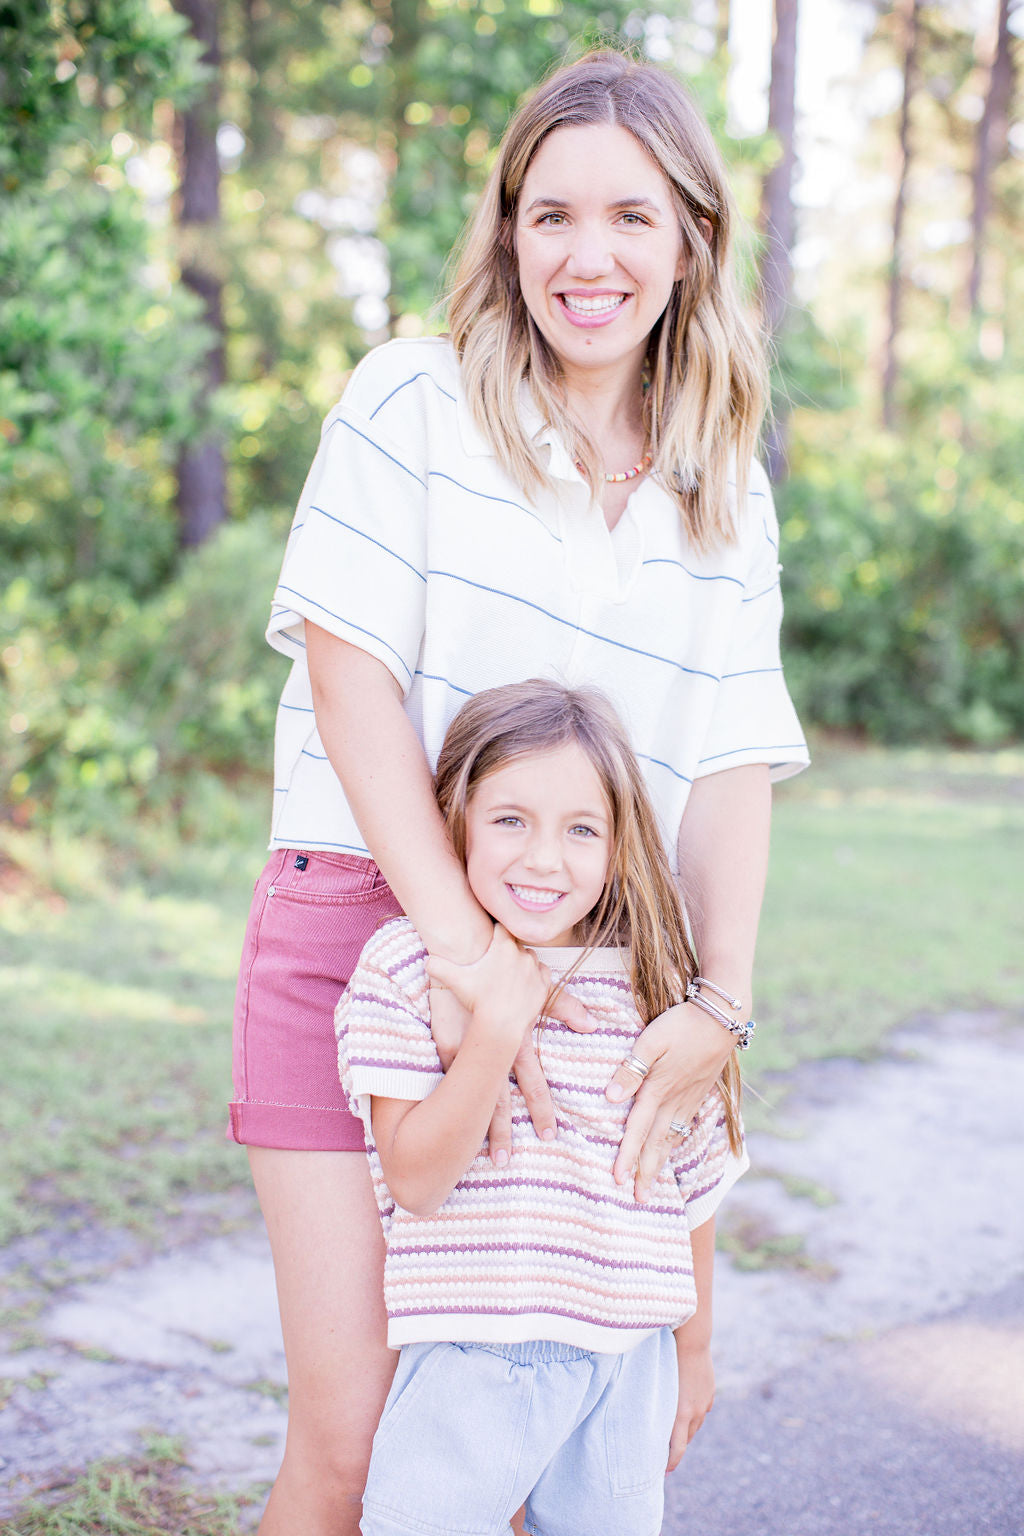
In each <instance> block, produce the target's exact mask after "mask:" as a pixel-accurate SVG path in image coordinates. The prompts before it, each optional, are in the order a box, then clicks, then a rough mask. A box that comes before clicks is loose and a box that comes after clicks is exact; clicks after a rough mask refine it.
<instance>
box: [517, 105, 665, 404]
mask: <svg viewBox="0 0 1024 1536" xmlns="http://www.w3.org/2000/svg"><path fill="white" fill-rule="evenodd" d="M516 254H517V257H518V262H519V286H520V288H521V289H522V294H523V298H524V300H525V302H526V307H527V309H528V310H529V311H530V314H531V315H532V317H533V319H534V321H535V322H536V325H537V327H538V329H539V330H540V332H541V334H542V335H543V336H544V339H545V340H546V341H547V342H548V344H549V346H551V348H552V349H553V350H554V352H555V353H557V355H558V357H559V359H560V361H561V363H562V366H563V367H564V369H565V371H566V376H567V378H569V379H570V381H571V380H572V378H573V377H574V376H579V375H583V374H585V373H587V372H589V371H590V370H601V371H603V372H606V373H607V372H609V371H611V372H612V373H613V374H614V373H617V372H619V371H621V372H622V373H623V375H624V376H625V375H626V374H627V373H629V372H634V371H635V373H636V374H637V376H639V374H640V373H641V371H642V369H643V363H644V358H645V356H646V348H647V338H648V336H649V335H650V333H651V331H652V329H653V327H654V325H655V324H656V323H657V321H658V319H659V317H660V316H661V315H662V314H663V313H664V310H665V306H666V304H667V303H668V300H669V296H670V294H671V292H672V285H673V284H674V283H675V282H676V280H677V279H678V278H679V277H681V276H682V273H683V269H684V264H685V257H684V251H683V243H682V238H681V235H680V231H679V221H678V218H677V215H676V210H675V206H674V203H673V199H672V191H671V188H670V186H669V183H668V181H667V180H666V178H665V177H664V176H663V175H662V173H661V171H660V170H659V168H658V166H657V165H656V164H655V163H654V161H653V160H652V159H651V157H650V155H649V154H648V153H647V151H646V150H645V149H644V148H643V146H642V145H641V144H640V143H639V141H638V140H637V139H635V138H634V137H633V135H632V134H631V133H629V132H628V130H627V129H625V128H620V127H618V126H616V125H608V124H600V125H598V124H594V125H587V126H584V127H573V128H557V129H555V131H554V132H553V133H550V134H549V135H548V137H547V138H546V139H545V140H544V141H543V143H542V144H541V146H540V148H539V149H538V150H537V153H536V154H535V155H534V157H533V159H532V160H531V161H530V165H529V168H528V170H527V172H526V176H525V178H524V180H523V187H522V193H521V196H520V199H519V212H518V216H517V220H516Z"/></svg>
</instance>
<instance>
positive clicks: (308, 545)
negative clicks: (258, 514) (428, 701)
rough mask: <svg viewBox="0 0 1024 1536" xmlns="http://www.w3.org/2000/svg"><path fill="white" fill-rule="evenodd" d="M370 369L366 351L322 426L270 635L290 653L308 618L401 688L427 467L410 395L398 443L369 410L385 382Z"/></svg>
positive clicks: (374, 366)
mask: <svg viewBox="0 0 1024 1536" xmlns="http://www.w3.org/2000/svg"><path fill="white" fill-rule="evenodd" d="M375 370H376V372H378V373H379V372H380V371H381V369H380V363H379V361H378V360H377V359H375V357H374V354H372V353H371V354H370V356H369V357H368V358H367V359H365V360H364V362H363V363H362V364H361V365H360V367H359V368H358V369H357V370H356V373H355V374H354V375H353V378H352V381H351V383H350V385H349V388H348V389H347V390H346V392H345V395H344V396H343V397H342V399H341V401H340V402H339V404H338V405H337V406H336V407H335V408H334V410H333V411H331V413H330V414H329V415H328V417H327V419H326V420H325V422H324V426H323V431H322V434H321V439H320V447H319V450H318V452H317V455H316V458H315V459H314V461H313V465H312V468H311V469H310V472H309V475H308V477H307V479H306V483H305V486H304V487H303V491H302V496H301V498H300V501H299V505H298V508H297V510H296V514H295V519H294V522H293V524H292V530H291V534H290V536H289V540H288V545H287V548H286V551H285V557H284V564H283V566H282V569H281V575H280V579H279V581H278V585H277V589H276V591H275V593H274V600H273V608H272V613H271V620H270V626H269V628H268V631H267V639H268V640H269V641H270V643H271V645H273V646H274V647H275V649H277V650H280V651H282V652H284V654H285V655H287V656H290V657H294V656H295V654H296V648H297V647H301V646H302V644H303V622H304V620H306V619H309V620H310V621H311V622H312V623H314V624H318V625H320V627H321V628H323V629H326V630H329V631H330V632H331V633H332V634H335V635H338V636H339V637H340V638H341V639H342V640H347V641H348V642H349V643H350V644H352V645H356V646H358V647H359V648H360V649H361V650H364V651H368V652H369V653H370V655H372V656H375V657H376V658H377V659H378V660H379V661H381V662H383V663H384V665H385V666H386V667H387V668H388V669H389V671H390V672H392V673H393V674H394V676H395V678H396V679H397V681H398V683H399V685H400V686H401V688H402V691H403V694H405V693H408V691H409V688H410V686H411V683H412V679H413V675H414V673H415V670H416V665H417V660H418V657H419V653H420V646H421V642H422V638H423V630H424V619H425V611H426V564H427V557H426V548H427V533H426V521H427V519H426V507H427V490H426V471H425V468H424V466H423V464H422V462H421V459H422V446H421V443H420V442H419V439H421V438H422V432H421V431H420V430H419V427H420V424H419V423H418V422H417V421H416V419H415V411H416V406H417V401H416V397H415V396H414V395H409V396H408V397H407V405H408V420H407V425H408V428H409V431H408V440H407V441H403V442H398V441H395V440H394V439H393V438H392V437H390V436H388V435H387V434H386V433H385V432H384V431H383V429H382V427H381V426H380V425H379V423H378V421H377V419H376V417H375V414H374V413H375V410H376V409H377V406H376V405H375V400H376V396H377V395H378V394H380V395H382V396H383V393H384V384H385V381H384V380H381V381H380V382H379V383H377V384H376V385H375V382H374V376H375ZM392 420H394V413H392ZM403 435H404V434H403Z"/></svg>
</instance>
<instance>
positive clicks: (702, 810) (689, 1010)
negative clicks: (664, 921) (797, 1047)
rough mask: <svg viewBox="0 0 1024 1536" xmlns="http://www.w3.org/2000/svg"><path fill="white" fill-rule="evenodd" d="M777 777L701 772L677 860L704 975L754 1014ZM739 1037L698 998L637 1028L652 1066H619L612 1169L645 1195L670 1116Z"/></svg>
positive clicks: (695, 1100)
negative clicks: (621, 1120)
mask: <svg viewBox="0 0 1024 1536" xmlns="http://www.w3.org/2000/svg"><path fill="white" fill-rule="evenodd" d="M770 820H771V782H770V779H769V772H768V765H767V764H762V763H753V764H750V765H748V766H746V767H742V768H730V769H728V770H727V771H726V772H724V773H712V774H708V775H707V777H705V778H700V779H697V780H696V781H695V783H694V785H693V788H692V789H691V791H690V798H689V800H688V801H687V803H686V810H685V811H684V813H683V820H682V824H681V826H680V828H679V869H680V881H681V883H682V887H683V894H684V897H685V899H686V906H687V911H688V912H689V915H690V921H691V923H692V925H693V936H694V947H695V949H696V951H697V959H698V962H699V964H700V974H701V975H702V976H706V977H708V979H709V980H711V981H714V982H717V984H718V985H719V986H720V987H723V988H724V989H725V990H726V991H728V992H730V993H731V994H732V995H733V996H734V997H738V998H740V999H741V1000H742V1002H743V1012H742V1013H741V1014H738V1015H737V1017H738V1018H742V1019H744V1020H745V1019H748V1018H749V1017H750V1009H751V976H752V972H753V965H754V947H755V944H756V942H757V924H758V919H759V917H760V914H761V902H762V899H763V897H764V884H765V877H766V875H767V872H768V838H769V824H770ZM733 1049H734V1045H733V1037H732V1036H731V1035H730V1034H729V1032H728V1030H726V1029H725V1028H724V1027H723V1025H721V1024H719V1023H718V1022H717V1020H715V1019H712V1018H709V1017H708V1015H707V1014H705V1013H703V1012H702V1011H701V1009H699V1008H696V1007H694V1005H693V1004H692V1003H683V1004H681V1005H679V1006H677V1007H675V1008H670V1009H669V1010H668V1012H667V1013H663V1014H662V1015H661V1016H660V1017H659V1018H657V1019H654V1020H653V1021H652V1022H651V1023H650V1024H649V1025H648V1026H647V1028H646V1029H645V1030H644V1032H643V1034H641V1035H640V1036H639V1038H638V1039H637V1042H636V1044H635V1046H634V1047H633V1053H634V1054H635V1055H636V1056H639V1058H640V1060H641V1061H645V1062H647V1064H648V1066H649V1067H650V1069H651V1070H650V1072H649V1073H648V1075H647V1077H646V1078H645V1079H644V1081H643V1083H642V1084H639V1085H638V1084H637V1079H636V1074H635V1073H633V1072H630V1071H628V1070H627V1069H626V1068H625V1067H620V1068H619V1069H618V1071H617V1072H616V1073H615V1076H614V1077H613V1078H612V1080H611V1083H610V1084H609V1086H608V1089H607V1090H606V1091H607V1094H608V1097H609V1098H610V1099H612V1100H613V1102H620V1101H621V1100H622V1099H625V1098H628V1097H629V1095H630V1094H632V1093H635V1094H636V1102H635V1104H634V1105H633V1108H632V1110H631V1111H630V1115H629V1119H628V1120H627V1122H626V1130H625V1134H624V1135H623V1138H622V1145H621V1147H620V1149H619V1154H618V1157H617V1158H616V1161H615V1177H616V1179H618V1181H619V1183H625V1182H626V1181H627V1180H628V1179H629V1178H630V1177H631V1176H633V1175H635V1183H634V1188H635V1192H636V1196H637V1199H645V1198H646V1195H647V1193H648V1191H649V1189H650V1185H651V1182H652V1180H653V1179H654V1178H655V1177H656V1175H657V1173H658V1170H659V1169H660V1168H661V1167H662V1165H663V1164H664V1162H665V1159H666V1157H667V1156H668V1153H669V1150H670V1148H671V1145H672V1140H673V1137H672V1132H671V1131H670V1129H669V1122H670V1121H671V1120H680V1121H684V1122H685V1121H689V1120H691V1119H692V1118H693V1116H694V1115H695V1114H696V1113H697V1109H698V1107H699V1105H700V1104H701V1102H702V1100H703V1099H704V1098H705V1097H706V1095H707V1094H708V1093H709V1092H710V1090H711V1088H712V1087H713V1086H714V1084H715V1083H716V1081H717V1080H718V1076H719V1074H720V1073H721V1070H722V1068H723V1067H724V1065H725V1063H726V1062H727V1061H728V1059H729V1052H730V1051H731V1050H733Z"/></svg>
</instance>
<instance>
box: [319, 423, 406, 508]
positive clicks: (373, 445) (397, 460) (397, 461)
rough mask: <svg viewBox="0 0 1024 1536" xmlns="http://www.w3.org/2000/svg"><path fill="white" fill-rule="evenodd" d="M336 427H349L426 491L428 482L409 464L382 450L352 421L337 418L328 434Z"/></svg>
mask: <svg viewBox="0 0 1024 1536" xmlns="http://www.w3.org/2000/svg"><path fill="white" fill-rule="evenodd" d="M335 427H347V428H348V430H349V431H350V432H354V433H355V435H356V437H361V438H362V440H363V442H364V443H369V445H370V447H371V448H376V450H377V452H378V453H381V454H383V455H384V457H385V458H386V459H390V460H391V462H392V464H395V465H397V466H398V468H399V469H401V470H404V471H405V473H406V474H407V475H408V476H409V477H410V479H412V480H415V481H416V484H417V485H422V486H423V488H424V490H426V486H427V482H426V481H425V480H423V479H421V478H420V476H419V475H418V474H417V473H416V471H415V470H414V469H410V468H409V466H408V464H403V463H402V461H401V459H396V458H395V456H394V454H393V453H388V451H387V449H386V448H382V447H381V445H380V443H375V442H374V440H373V438H372V437H370V436H368V435H367V433H365V432H360V430H359V428H358V427H357V426H354V425H353V423H352V422H351V421H346V420H345V418H344V416H337V417H335V419H334V421H332V422H331V424H330V426H329V427H328V428H327V432H330V431H332V430H333V428H335ZM327 432H325V433H324V436H325V437H326V436H327Z"/></svg>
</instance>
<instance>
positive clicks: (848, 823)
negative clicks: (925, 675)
mask: <svg viewBox="0 0 1024 1536" xmlns="http://www.w3.org/2000/svg"><path fill="white" fill-rule="evenodd" d="M1022 871H1024V753H1020V752H1014V753H1009V752H1004V753H997V754H994V755H993V757H992V758H986V757H984V756H983V755H982V754H979V753H962V754H956V753H937V752H913V753H910V752H904V753H896V752H892V753H885V752H881V751H879V750H878V749H869V750H865V751H863V752H857V751H851V750H850V749H848V748H847V749H846V750H844V751H842V752H839V753H836V752H835V750H834V749H832V750H829V749H828V748H826V749H825V750H824V751H822V752H821V753H820V754H819V756H818V758H817V760H816V763H815V767H814V768H813V769H812V770H811V772H810V773H809V774H807V775H806V776H804V777H803V778H802V779H801V780H795V781H794V782H793V783H792V785H790V784H783V785H781V786H780V788H779V790H778V792H777V795H776V809H775V822H774V835H773V848H772V867H771V874H770V878H769V885H768V892H767V896H766V900H765V910H764V917H763V920H762V925H761V938H760V943H759V946H758V967H757V971H758V988H757V991H758V1011H759V1014H760V1016H761V1020H762V1023H763V1026H764V1027H763V1028H762V1030H761V1031H760V1034H759V1036H758V1039H757V1042H756V1044H755V1046H754V1048H753V1049H752V1050H751V1052H750V1062H749V1064H750V1068H751V1075H752V1078H753V1080H754V1082H755V1083H756V1081H757V1075H758V1073H759V1072H764V1071H766V1070H778V1069H784V1068H786V1067H789V1066H792V1065H794V1064H795V1063H797V1062H799V1061H801V1060H806V1059H809V1058H812V1057H817V1056H830V1055H864V1054H869V1053H870V1052H872V1051H873V1050H875V1049H876V1048H877V1047H878V1045H879V1044H880V1042H881V1041H882V1040H883V1039H884V1037H885V1035H886V1034H887V1033H888V1031H889V1030H891V1029H892V1027H893V1026H894V1025H897V1024H900V1023H902V1022H905V1021H907V1020H909V1019H913V1018H914V1017H916V1016H919V1015H927V1014H930V1013H936V1012H940V1011H949V1010H952V1009H966V1010H970V1009H986V1008H997V1009H1005V1010H1009V1011H1017V1012H1019V1011H1020V1010H1021V997H1022V989H1024V901H1022V895H1024V875H1022Z"/></svg>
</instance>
